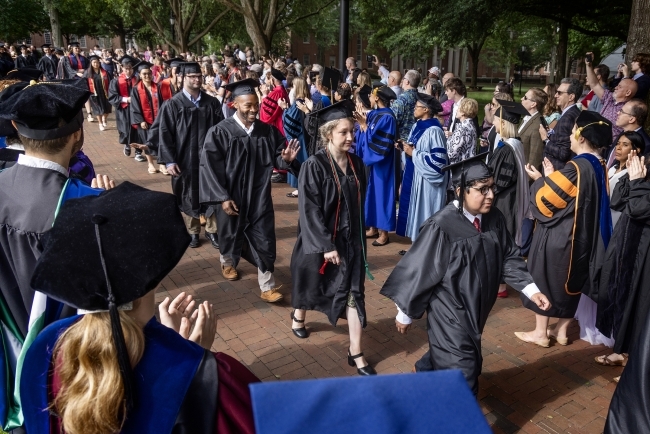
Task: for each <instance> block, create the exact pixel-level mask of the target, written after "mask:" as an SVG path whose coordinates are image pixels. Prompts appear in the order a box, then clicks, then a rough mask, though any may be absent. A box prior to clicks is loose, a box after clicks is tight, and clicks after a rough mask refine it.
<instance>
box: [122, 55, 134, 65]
mask: <svg viewBox="0 0 650 434" xmlns="http://www.w3.org/2000/svg"><path fill="white" fill-rule="evenodd" d="M120 63H121V64H122V65H126V64H127V63H130V64H131V66H133V65H135V64H136V63H137V62H136V61H135V59H134V58H133V57H131V56H124V57H122V58H121V59H120Z"/></svg>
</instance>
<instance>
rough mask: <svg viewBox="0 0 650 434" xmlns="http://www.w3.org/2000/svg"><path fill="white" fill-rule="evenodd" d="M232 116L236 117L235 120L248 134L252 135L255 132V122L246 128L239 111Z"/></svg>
mask: <svg viewBox="0 0 650 434" xmlns="http://www.w3.org/2000/svg"><path fill="white" fill-rule="evenodd" d="M232 117H233V118H235V121H236V122H237V125H239V126H240V127H241V129H242V130H244V131H245V132H246V134H248V135H249V136H250V135H251V133H252V132H253V127H254V126H255V123H254V122H253V123H252V124H251V127H250V128H246V127H245V126H244V123H243V122H242V121H241V119H239V115H238V114H237V113H235V114H234V115H232Z"/></svg>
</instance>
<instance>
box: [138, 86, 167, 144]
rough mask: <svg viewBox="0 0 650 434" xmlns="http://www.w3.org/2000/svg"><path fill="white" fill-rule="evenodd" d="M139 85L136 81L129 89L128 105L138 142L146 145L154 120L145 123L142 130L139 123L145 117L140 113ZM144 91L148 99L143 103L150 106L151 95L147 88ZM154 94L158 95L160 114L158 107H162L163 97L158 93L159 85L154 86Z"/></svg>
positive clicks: (155, 132) (151, 102)
mask: <svg viewBox="0 0 650 434" xmlns="http://www.w3.org/2000/svg"><path fill="white" fill-rule="evenodd" d="M139 85H140V84H139V83H138V86H135V87H134V88H133V89H132V90H131V104H130V106H131V107H130V108H131V122H132V124H133V125H135V126H136V129H137V131H138V143H140V144H143V145H146V144H147V143H148V142H149V134H150V133H151V125H152V124H153V123H154V122H155V121H156V120H155V119H154V122H152V123H151V124H149V123H147V129H146V130H143V129H142V127H141V126H140V124H141V123H142V122H145V119H144V115H143V114H142V101H140V92H138V87H139ZM145 89H146V88H145ZM146 92H147V99H148V101H146V102H145V104H147V106H148V107H152V104H153V99H152V97H151V93H150V92H149V90H146ZM156 94H157V97H158V104H159V108H158V110H159V111H158V114H160V108H162V103H163V99H162V95H161V94H160V87H159V86H156ZM157 117H158V116H156V118H157ZM157 133H158V130H157V129H156V130H154V134H157ZM149 153H150V154H151V152H149ZM154 155H155V154H154Z"/></svg>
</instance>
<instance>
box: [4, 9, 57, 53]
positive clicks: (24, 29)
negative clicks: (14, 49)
mask: <svg viewBox="0 0 650 434" xmlns="http://www.w3.org/2000/svg"><path fill="white" fill-rule="evenodd" d="M0 11H2V12H0V14H1V15H2V18H0V40H2V41H6V42H9V43H11V42H13V41H17V40H19V39H22V38H26V37H29V35H30V33H39V32H41V31H43V29H46V28H48V27H49V19H48V17H47V14H46V13H45V10H44V9H43V4H42V3H41V2H40V1H39V0H0Z"/></svg>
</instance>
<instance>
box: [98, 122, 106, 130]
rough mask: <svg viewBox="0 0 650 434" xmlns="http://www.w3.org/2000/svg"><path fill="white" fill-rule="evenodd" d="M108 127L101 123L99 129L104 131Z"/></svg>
mask: <svg viewBox="0 0 650 434" xmlns="http://www.w3.org/2000/svg"><path fill="white" fill-rule="evenodd" d="M105 129H106V128H105V127H104V124H101V123H100V124H99V131H104V130H105Z"/></svg>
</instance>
